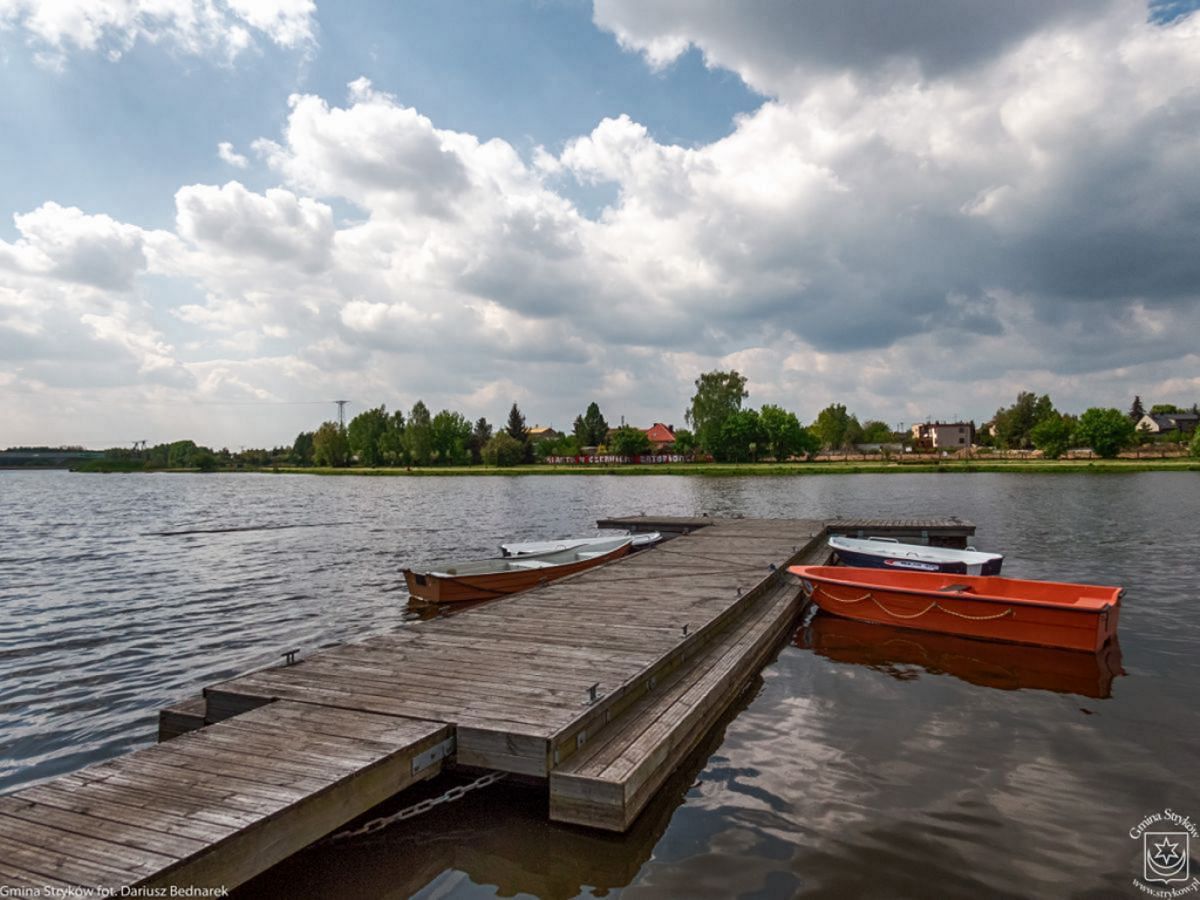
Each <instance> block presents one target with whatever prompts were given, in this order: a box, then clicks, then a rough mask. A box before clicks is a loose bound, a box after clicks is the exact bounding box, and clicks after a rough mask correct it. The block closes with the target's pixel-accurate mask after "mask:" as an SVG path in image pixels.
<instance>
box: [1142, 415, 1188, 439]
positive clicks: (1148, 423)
mask: <svg viewBox="0 0 1200 900" xmlns="http://www.w3.org/2000/svg"><path fill="white" fill-rule="evenodd" d="M1198 421H1200V415H1197V414H1196V413H1190V412H1187V413H1146V415H1144V416H1142V417H1141V418H1140V419H1138V423H1137V429H1138V431H1145V432H1147V433H1149V434H1165V433H1166V432H1168V431H1178V432H1179V433H1180V434H1193V433H1194V432H1195V431H1196V423H1197V422H1198Z"/></svg>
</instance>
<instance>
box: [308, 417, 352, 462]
mask: <svg viewBox="0 0 1200 900" xmlns="http://www.w3.org/2000/svg"><path fill="white" fill-rule="evenodd" d="M349 459H350V442H349V441H347V440H346V429H344V428H342V426H341V425H339V424H338V423H337V422H325V423H324V424H323V425H321V427H320V428H318V429H317V430H316V433H314V434H313V462H314V463H316V464H317V465H318V466H344V465H346V463H347V462H348V461H349Z"/></svg>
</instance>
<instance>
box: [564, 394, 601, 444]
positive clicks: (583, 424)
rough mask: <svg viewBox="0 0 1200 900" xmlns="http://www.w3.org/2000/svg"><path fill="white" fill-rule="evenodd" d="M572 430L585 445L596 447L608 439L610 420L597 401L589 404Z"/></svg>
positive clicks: (578, 417) (576, 420) (577, 418)
mask: <svg viewBox="0 0 1200 900" xmlns="http://www.w3.org/2000/svg"><path fill="white" fill-rule="evenodd" d="M572 431H573V433H574V435H575V437H576V438H578V439H579V442H580V443H581V444H583V445H584V446H585V447H595V446H597V445H599V444H603V443H604V442H605V441H606V440H607V439H608V422H607V421H606V420H605V418H604V415H603V414H602V413H601V412H600V406H599V404H597V403H596V402H595V401H593V402H591V403H589V404H588V408H587V410H586V411H585V412H584V414H583V415H582V416H577V417H576V419H575V424H574V427H573V428H572Z"/></svg>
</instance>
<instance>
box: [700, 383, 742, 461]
mask: <svg viewBox="0 0 1200 900" xmlns="http://www.w3.org/2000/svg"><path fill="white" fill-rule="evenodd" d="M749 396H750V392H749V391H747V390H746V377H745V376H744V375H741V374H739V373H738V372H737V371H736V370H730V371H728V372H722V371H720V370H717V371H713V372H705V373H703V374H702V375H701V376H700V377H699V378H697V379H696V393H695V394H694V395H692V405H691V406H690V407H688V411H687V413H686V415H685V418H686V419H687V421H688V424H689V425H691V426H692V429H693V431H694V432H695V435H696V443H697V444H699V445H700V447H701V448H702V449H703V450H705V451H706V452H708V453H712V454H713V455H714V456H716V455H717V454H716V449H717V448H718V446H720V444H721V428H722V426H723V425H724V424H725V420H726V419H728V418H729V417H730V416H731V415H733V414H734V413H736V412H738V411H739V410H741V408H742V401H743V400H745V399H746V398H747V397H749Z"/></svg>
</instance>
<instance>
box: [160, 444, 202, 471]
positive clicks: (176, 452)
mask: <svg viewBox="0 0 1200 900" xmlns="http://www.w3.org/2000/svg"><path fill="white" fill-rule="evenodd" d="M196 450H197V447H196V442H195V441H175V442H173V443H171V444H168V445H167V448H166V451H167V452H166V457H167V458H166V465H167V468H169V469H190V468H191V467H192V466H193V465H194V463H193V462H192V456H193V455H194V454H195V452H196Z"/></svg>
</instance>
